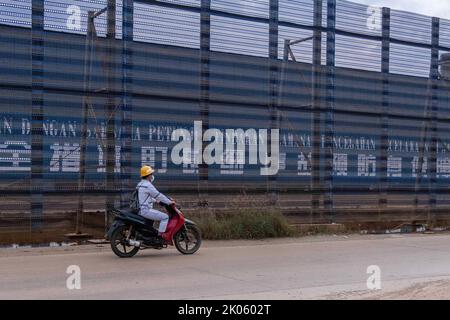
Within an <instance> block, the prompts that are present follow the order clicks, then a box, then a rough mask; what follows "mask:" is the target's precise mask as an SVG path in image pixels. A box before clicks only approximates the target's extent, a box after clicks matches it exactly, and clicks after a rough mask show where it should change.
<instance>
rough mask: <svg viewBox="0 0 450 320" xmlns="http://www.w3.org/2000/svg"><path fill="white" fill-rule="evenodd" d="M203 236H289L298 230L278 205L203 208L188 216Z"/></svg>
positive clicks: (258, 237)
mask: <svg viewBox="0 0 450 320" xmlns="http://www.w3.org/2000/svg"><path fill="white" fill-rule="evenodd" d="M188 218H189V219H192V220H193V221H195V222H196V223H197V225H198V226H199V228H200V230H201V232H202V236H203V238H204V239H210V240H228V239H262V238H275V237H289V236H293V235H294V234H295V231H294V229H293V228H291V226H290V225H289V223H288V222H287V220H286V218H285V217H284V216H283V214H282V213H281V212H280V211H279V210H278V209H276V208H270V209H267V208H240V209H236V210H232V211H231V212H230V211H228V212H218V211H214V210H211V209H203V210H201V211H197V212H193V213H190V214H189V215H188Z"/></svg>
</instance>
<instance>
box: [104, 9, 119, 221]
mask: <svg viewBox="0 0 450 320" xmlns="http://www.w3.org/2000/svg"><path fill="white" fill-rule="evenodd" d="M106 36H107V44H108V45H107V54H106V61H105V65H106V68H107V70H106V75H107V94H108V97H107V102H106V110H105V111H106V112H105V121H106V152H105V154H106V194H107V196H106V212H105V228H108V225H109V213H110V212H111V210H112V209H113V208H114V201H115V196H114V193H115V188H116V186H115V173H114V169H115V162H116V159H115V158H116V150H115V149H116V143H115V125H116V122H115V107H116V98H115V95H116V92H117V91H116V85H115V82H116V72H115V71H116V43H115V42H116V0H108V6H107V31H106Z"/></svg>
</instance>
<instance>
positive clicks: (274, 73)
mask: <svg viewBox="0 0 450 320" xmlns="http://www.w3.org/2000/svg"><path fill="white" fill-rule="evenodd" d="M278 6H279V3H278V0H270V3H269V117H270V129H280V121H279V118H280V117H279V114H278V94H279V82H280V81H279V79H280V75H279V61H278V18H279V17H278ZM268 141H269V142H270V144H269V145H271V144H272V134H271V131H270V132H269V135H268ZM268 150H269V152H271V151H270V149H268ZM277 175H278V174H276V175H270V176H268V181H267V183H268V186H267V189H268V190H267V191H268V193H269V195H270V199H271V200H270V201H271V204H276V203H277V201H278V199H277V197H278V190H277V189H278V188H277Z"/></svg>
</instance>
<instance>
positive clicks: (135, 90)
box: [0, 0, 450, 241]
mask: <svg viewBox="0 0 450 320" xmlns="http://www.w3.org/2000/svg"><path fill="white" fill-rule="evenodd" d="M449 52H450V20H445V19H439V18H432V17H426V16H422V15H418V14H412V13H409V12H403V11H397V10H391V9H389V8H378V7H371V6H365V5H361V4H356V3H352V2H348V1H340V0H323V1H321V0H192V1H189V0H179V1H177V0H170V1H169V0H167V1H156V0H139V1H133V0H123V1H112V0H103V1H102V0H74V1H53V0H18V1H11V0H4V1H2V3H0V121H1V125H0V188H1V191H0V192H1V198H0V234H3V235H7V236H4V238H3V239H6V240H2V241H10V239H13V238H14V239H16V238H17V237H15V235H17V234H19V233H20V232H22V234H23V235H24V237H25V238H26V239H31V237H32V236H31V235H32V234H36V233H42V232H43V231H45V230H48V231H49V235H48V237H49V238H52V237H54V236H55V235H57V234H58V235H59V234H63V233H64V232H68V231H70V230H73V229H76V231H80V230H81V229H83V230H86V229H87V230H89V231H93V230H98V229H100V230H102V227H103V226H104V225H105V224H108V219H105V220H103V212H104V211H105V210H106V211H108V210H110V209H111V208H112V207H113V206H119V205H120V204H122V205H124V204H125V203H126V201H127V197H128V196H129V193H130V190H132V189H133V187H134V185H135V184H136V183H137V181H138V179H139V175H138V174H139V168H140V166H141V165H144V164H149V165H152V166H154V167H155V168H156V169H157V186H158V187H159V188H160V189H161V191H163V192H165V193H169V194H172V195H174V196H175V197H177V198H179V199H180V200H181V202H182V204H184V205H185V206H186V207H187V208H191V209H193V210H195V208H197V207H201V206H210V207H226V206H227V204H228V203H229V202H231V201H235V200H236V199H237V198H239V199H241V201H242V205H244V206H245V205H246V203H247V202H251V201H250V200H249V198H252V199H253V198H254V199H258V200H257V201H259V202H261V203H266V204H267V205H277V206H280V207H281V208H283V210H285V211H286V212H291V213H296V214H298V215H299V217H302V221H307V222H317V221H322V222H329V221H332V222H339V221H380V220H395V221H400V220H401V221H406V220H407V221H411V220H413V221H414V220H432V221H436V220H439V219H447V216H448V214H447V211H448V209H449V200H450V196H449V188H448V187H449V182H450V156H449V138H450V135H449V129H448V123H449V116H450V109H449V81H450V71H449V69H450V65H449V64H450V57H449V55H448V53H449ZM196 121H197V123H198V125H199V126H200V128H201V130H202V132H205V131H206V130H207V129H211V128H217V129H219V130H220V131H221V132H226V130H227V129H243V130H249V129H256V130H259V129H279V130H280V159H279V170H278V172H277V174H276V175H270V176H266V175H261V167H264V166H263V165H261V164H248V163H247V162H244V163H237V164H236V163H232V164H227V163H224V164H211V165H206V164H204V163H200V164H195V163H191V164H177V163H174V161H172V159H171V152H172V149H173V147H174V146H175V145H176V144H177V142H176V141H172V132H173V131H174V130H176V129H180V128H184V129H187V130H188V131H190V132H191V133H192V137H193V139H194V137H195V134H196V133H195V130H194V127H195V126H194V122H196ZM244 133H245V132H244ZM269 140H270V139H269ZM200 141H201V140H200ZM228 142H229V143H230V144H231V145H239V143H240V142H242V143H243V144H244V145H245V146H246V147H247V148H244V150H239V149H235V150H233V151H232V154H227V153H226V152H225V151H224V154H225V156H228V157H231V158H233V159H238V158H240V157H241V158H246V157H248V152H249V149H250V147H251V146H252V145H254V144H257V143H258V140H257V141H252V140H251V139H248V137H247V138H246V137H245V135H244V136H243V135H242V134H241V135H239V134H237V136H236V139H232V141H228ZM193 144H194V143H193ZM201 144H202V146H201V148H200V152H201V151H203V150H204V149H205V147H206V146H207V143H206V142H205V141H203V142H201ZM196 150H197V151H198V149H196V148H195V146H194V145H192V152H191V155H190V156H191V157H192V158H193V159H194V158H195V157H196V156H197V155H198V154H196ZM254 199H253V200H254ZM253 200H252V201H253ZM107 216H108V215H106V217H107ZM96 226H97V227H96ZM92 227H94V228H93V229H92ZM11 234H12V235H11ZM27 237H28V238H27Z"/></svg>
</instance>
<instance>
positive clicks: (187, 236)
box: [173, 225, 202, 254]
mask: <svg viewBox="0 0 450 320" xmlns="http://www.w3.org/2000/svg"><path fill="white" fill-rule="evenodd" d="M173 241H174V244H175V247H176V248H177V250H178V251H179V252H181V253H182V254H193V253H195V252H197V250H198V249H199V248H200V246H201V244H202V235H201V233H200V229H199V228H198V227H197V226H195V225H186V227H185V228H181V229H180V230H179V231H178V232H177V233H176V234H175V236H174V239H173Z"/></svg>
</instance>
